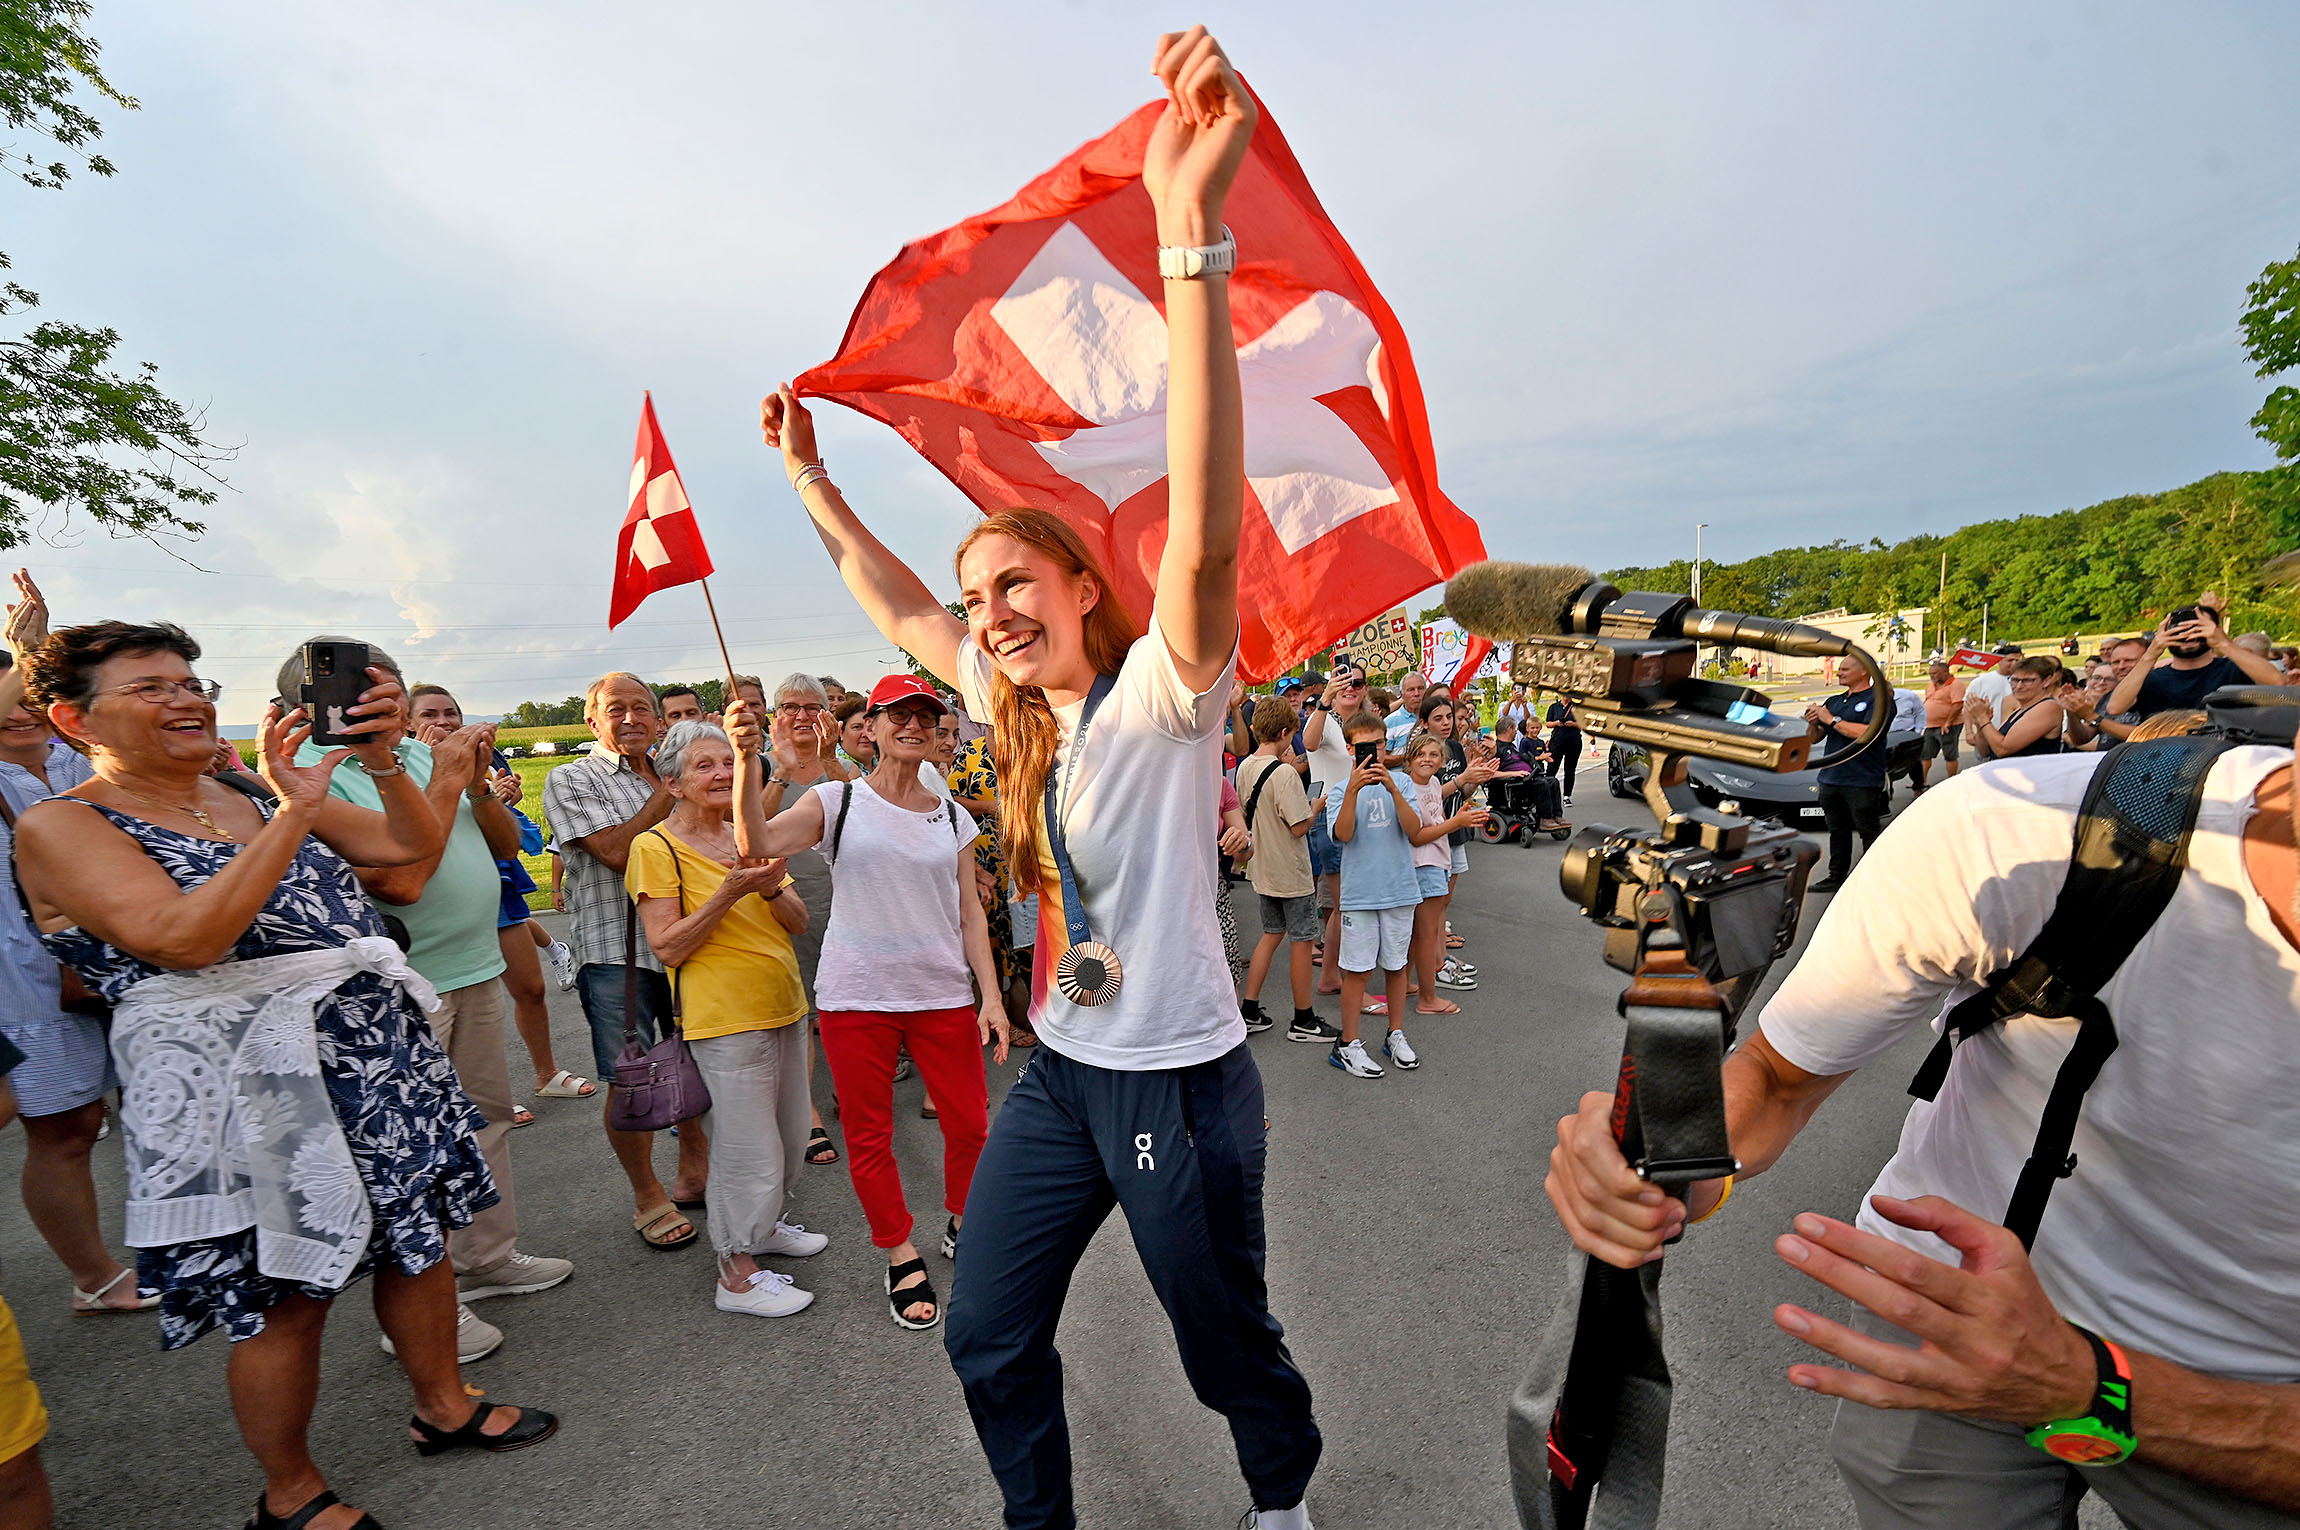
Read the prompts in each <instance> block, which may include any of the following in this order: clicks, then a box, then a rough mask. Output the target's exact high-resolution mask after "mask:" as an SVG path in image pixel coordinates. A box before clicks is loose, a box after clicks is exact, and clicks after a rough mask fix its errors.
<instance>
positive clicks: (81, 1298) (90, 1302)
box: [72, 1266, 160, 1317]
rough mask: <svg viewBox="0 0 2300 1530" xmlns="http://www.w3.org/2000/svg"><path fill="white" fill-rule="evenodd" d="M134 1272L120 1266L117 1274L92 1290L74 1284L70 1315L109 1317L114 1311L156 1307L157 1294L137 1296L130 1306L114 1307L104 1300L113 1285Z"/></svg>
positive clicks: (146, 1310)
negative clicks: (85, 1289) (82, 1288)
mask: <svg viewBox="0 0 2300 1530" xmlns="http://www.w3.org/2000/svg"><path fill="white" fill-rule="evenodd" d="M135 1273H136V1272H135V1271H134V1270H133V1269H131V1268H129V1267H127V1266H122V1267H121V1269H120V1273H119V1274H117V1275H115V1276H113V1277H112V1278H111V1279H110V1280H107V1281H105V1282H104V1283H103V1284H102V1285H100V1286H98V1287H97V1288H96V1289H95V1290H93V1291H83V1290H81V1289H80V1288H79V1287H78V1286H74V1287H73V1288H72V1316H74V1317H111V1316H112V1315H114V1314H115V1313H121V1312H149V1311H151V1310H152V1309H153V1308H154V1307H157V1306H158V1305H159V1304H160V1299H159V1297H157V1296H145V1297H139V1298H137V1300H136V1303H135V1305H134V1306H132V1307H115V1306H113V1305H112V1304H111V1303H110V1302H107V1301H105V1300H104V1298H105V1297H107V1296H109V1295H111V1294H112V1288H113V1287H114V1286H116V1285H118V1284H119V1283H120V1282H121V1281H123V1280H126V1279H127V1278H128V1277H129V1276H131V1275H133V1274H135ZM130 1289H133V1288H132V1287H131V1288H130Z"/></svg>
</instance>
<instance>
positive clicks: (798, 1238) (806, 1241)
mask: <svg viewBox="0 0 2300 1530" xmlns="http://www.w3.org/2000/svg"><path fill="white" fill-rule="evenodd" d="M830 1246H831V1240H830V1239H828V1238H826V1237H824V1236H823V1235H822V1234H821V1233H811V1232H808V1231H807V1230H806V1229H805V1228H804V1227H801V1226H800V1225H799V1224H798V1223H796V1222H782V1221H778V1222H776V1223H775V1230H774V1233H773V1234H772V1235H771V1236H770V1237H769V1238H768V1239H767V1241H766V1242H764V1243H762V1244H760V1245H759V1246H758V1247H757V1248H755V1249H753V1250H751V1252H752V1253H754V1254H790V1255H794V1256H796V1257H797V1258H800V1259H804V1258H806V1257H807V1255H809V1254H819V1253H821V1252H822V1251H823V1250H824V1249H826V1248H829V1247H830Z"/></svg>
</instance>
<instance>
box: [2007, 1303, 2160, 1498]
mask: <svg viewBox="0 0 2300 1530" xmlns="http://www.w3.org/2000/svg"><path fill="white" fill-rule="evenodd" d="M2068 1326H2069V1327H2071V1328H2074V1329H2076V1331H2077V1332H2078V1333H2080V1334H2082V1335H2084V1341H2085V1343H2087V1344H2089V1345H2091V1346H2092V1361H2093V1367H2094V1371H2095V1375H2096V1380H2095V1382H2094V1386H2093V1394H2092V1407H2091V1409H2090V1410H2089V1411H2088V1412H2086V1413H2084V1414H2082V1415H2080V1416H2079V1417H2076V1418H2065V1419H2055V1420H2054V1421H2053V1422H2051V1423H2048V1424H2039V1425H2037V1426H2036V1427H2035V1428H2034V1429H2031V1430H2030V1431H2029V1432H2028V1435H2027V1439H2028V1442H2029V1443H2030V1444H2031V1445H2034V1446H2035V1447H2036V1448H2037V1449H2039V1450H2041V1451H2043V1452H2044V1453H2045V1454H2047V1455H2049V1456H2054V1457H2057V1458H2058V1459H2060V1460H2063V1461H2066V1462H2068V1463H2069V1464H2070V1465H2071V1466H2114V1465H2116V1464H2117V1463H2118V1462H2120V1461H2122V1460H2124V1459H2125V1458H2126V1457H2128V1456H2130V1455H2131V1454H2132V1453H2133V1452H2134V1451H2135V1450H2137V1449H2139V1448H2140V1437H2139V1436H2138V1435H2136V1434H2134V1433H2133V1429H2132V1362H2131V1361H2129V1360H2127V1359H2126V1358H2125V1357H2124V1351H2123V1350H2121V1349H2119V1348H2118V1347H2117V1346H2116V1345H2114V1344H2112V1343H2110V1342H2109V1341H2108V1340H2106V1339H2104V1338H2102V1337H2101V1336H2100V1335H2099V1334H2097V1333H2094V1332H2093V1331H2092V1330H2091V1329H2089V1328H2085V1327H2082V1326H2080V1325H2079V1324H2076V1323H2071V1324H2069V1325H2068Z"/></svg>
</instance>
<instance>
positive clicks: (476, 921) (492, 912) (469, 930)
mask: <svg viewBox="0 0 2300 1530" xmlns="http://www.w3.org/2000/svg"><path fill="white" fill-rule="evenodd" d="M327 752H328V751H327V750H325V749H322V748H321V747H320V746H319V745H317V744H313V743H306V744H305V745H304V746H303V748H302V749H300V750H298V751H297V752H296V763H297V764H298V765H309V764H311V763H312V762H314V761H316V760H318V759H320V758H322V757H323V756H325V755H326V754H327ZM399 757H400V759H401V760H402V761H404V762H405V763H406V765H407V773H408V775H409V777H411V778H412V779H413V780H414V782H415V784H416V786H417V787H419V788H420V787H425V786H428V785H430V784H431V746H430V745H429V744H425V743H420V742H418V741H417V740H415V739H412V738H411V739H407V740H404V741H403V742H402V743H401V744H400V746H399ZM327 789H328V794H329V795H330V796H334V797H341V798H342V799H343V800H344V801H346V802H349V803H352V804H354V805H356V806H358V807H363V808H373V809H375V810H377V811H378V812H380V811H382V808H383V793H382V790H381V789H380V788H379V787H377V785H376V784H375V782H374V781H372V780H370V779H369V778H368V775H367V772H366V771H364V770H361V769H360V768H359V766H358V765H357V764H356V763H354V762H353V761H350V760H346V761H344V762H343V763H342V764H341V765H338V766H337V767H336V768H335V775H334V776H333V777H332V778H331V779H330V780H329V781H328V784H327ZM368 901H370V902H371V903H373V904H375V906H376V907H377V908H379V909H381V910H383V912H385V913H387V914H390V915H393V916H394V917H396V918H398V919H400V920H402V921H404V922H405V923H406V925H407V933H408V934H409V936H410V937H412V938H413V941H414V944H413V945H412V946H411V947H410V948H409V949H408V953H407V964H408V965H409V966H411V967H413V968H414V969H415V970H416V971H418V972H420V973H422V974H423V976H424V979H425V980H426V981H427V982H429V983H430V984H431V986H432V987H434V988H436V989H438V990H439V991H440V992H441V993H446V992H448V991H450V990H452V989H456V988H469V987H470V986H471V985H472V984H474V983H484V982H486V981H487V980H488V979H490V978H496V977H501V976H502V975H503V945H502V942H501V941H500V940H498V939H497V938H496V934H495V916H496V913H497V911H498V910H499V909H500V908H501V907H502V903H503V879H502V874H501V873H499V872H498V871H497V870H496V869H495V857H494V856H492V855H490V854H489V853H488V850H487V836H486V835H485V834H484V833H482V832H480V828H479V820H478V819H476V818H474V817H472V816H471V799H470V798H469V797H468V796H458V797H457V798H456V799H455V827H454V829H453V830H451V831H450V832H449V833H448V836H447V853H446V854H445V855H443V856H441V857H440V859H439V869H438V870H437V871H435V872H433V873H432V874H431V880H430V881H428V882H426V883H424V884H423V896H422V897H420V898H418V899H416V900H415V901H414V902H413V903H408V904H399V903H385V902H384V901H383V900H381V899H380V898H371V899H369V900H368Z"/></svg>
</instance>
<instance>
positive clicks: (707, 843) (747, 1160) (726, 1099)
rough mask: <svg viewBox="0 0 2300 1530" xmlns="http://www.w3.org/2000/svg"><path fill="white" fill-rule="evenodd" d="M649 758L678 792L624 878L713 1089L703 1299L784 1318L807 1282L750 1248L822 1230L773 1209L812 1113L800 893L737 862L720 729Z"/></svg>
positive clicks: (728, 759) (775, 864) (779, 869)
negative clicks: (712, 1271)
mask: <svg viewBox="0 0 2300 1530" xmlns="http://www.w3.org/2000/svg"><path fill="white" fill-rule="evenodd" d="M655 769H656V771H657V773H658V774H659V775H661V777H662V778H663V783H664V786H665V787H666V788H667V789H668V790H669V792H670V793H671V796H672V797H673V799H675V802H676V805H675V806H674V807H673V808H672V809H671V816H670V817H669V818H668V819H666V820H664V822H663V823H662V824H661V825H660V826H659V827H657V828H653V829H650V830H648V831H647V832H646V833H644V834H641V835H640V836H639V837H638V838H637V839H635V840H633V841H632V842H631V855H630V861H629V864H628V867H627V869H626V870H625V872H624V877H623V881H624V885H625V886H626V887H628V888H629V889H630V892H631V896H632V897H634V898H636V899H638V900H639V922H640V924H642V925H643V926H645V928H646V931H647V943H648V944H649V945H650V946H652V947H654V949H655V954H656V955H657V956H658V957H660V958H662V962H663V965H664V967H665V968H666V969H668V970H669V972H670V974H671V985H672V986H671V994H672V1004H673V1007H674V1009H675V1010H676V1011H677V1012H678V1014H679V1018H680V1025H681V1026H682V1027H683V1029H684V1030H685V1032H686V1037H687V1045H688V1048H689V1049H690V1050H691V1051H692V1052H693V1053H694V1054H695V1066H696V1067H697V1068H698V1069H699V1070H700V1071H701V1072H702V1075H703V1082H704V1083H705V1084H706V1085H707V1086H709V1088H710V1091H711V1109H710V1111H709V1113H708V1114H706V1115H705V1116H704V1117H703V1132H704V1134H705V1135H706V1136H707V1137H708V1138H709V1139H710V1143H711V1188H710V1201H709V1205H710V1213H709V1222H710V1232H711V1246H712V1248H714V1249H715V1250H717V1251H718V1256H719V1280H718V1286H717V1289H716V1290H715V1291H714V1292H713V1293H712V1299H713V1301H714V1302H715V1304H716V1305H717V1306H718V1309H719V1310H720V1311H721V1312H741V1313H749V1314H751V1315H753V1316H756V1317H787V1316H789V1315H790V1314H791V1313H794V1312H797V1311H798V1310H799V1309H800V1308H802V1307H804V1306H806V1305H807V1304H808V1303H809V1302H811V1301H813V1300H814V1294H813V1293H812V1292H810V1291H802V1290H800V1289H799V1288H798V1287H797V1286H795V1285H793V1284H792V1283H791V1278H790V1277H789V1276H788V1275H785V1274H783V1273H781V1272H780V1271H776V1270H767V1269H762V1268H761V1267H760V1265H759V1263H758V1260H759V1256H761V1255H763V1254H789V1255H806V1254H816V1253H820V1252H822V1250H823V1248H824V1247H825V1246H826V1245H827V1244H828V1243H829V1241H830V1240H829V1239H827V1238H825V1237H824V1236H823V1235H822V1234H821V1233H811V1232H808V1231H807V1230H806V1229H805V1228H803V1227H801V1226H799V1225H798V1224H796V1223H794V1222H786V1221H784V1220H783V1219H782V1211H783V1199H784V1195H785V1192H787V1191H788V1189H789V1188H790V1184H791V1181H792V1180H793V1179H794V1178H795V1177H796V1176H797V1174H798V1170H799V1167H800V1165H801V1164H802V1163H803V1162H804V1161H805V1156H806V1145H807V1128H808V1126H809V1125H810V1124H811V1117H810V1114H809V1111H810V1102H809V1098H808V1091H807V1041H806V1027H804V1026H802V1025H800V1024H799V1021H800V1020H801V1019H802V1018H804V1016H805V1015H806V1010H807V999H806V990H805V988H804V987H802V986H801V984H800V982H799V959H798V953H797V951H796V950H794V949H793V948H792V945H791V936H792V935H793V934H795V933H797V932H799V931H802V930H804V929H805V928H806V927H807V910H806V905H805V904H804V903H802V902H800V901H799V895H798V893H797V892H795V891H794V890H793V889H792V883H791V878H790V876H789V875H788V874H787V873H786V872H785V870H784V868H783V863H782V862H781V861H779V860H775V861H768V862H766V863H765V864H763V865H756V866H737V865H736V864H735V861H736V856H735V835H734V828H733V824H732V819H731V814H732V811H733V808H734V801H735V752H734V749H733V748H732V746H730V745H729V744H728V742H727V735H726V734H725V733H723V732H721V731H720V730H719V729H718V728H716V727H713V726H712V725H711V724H709V723H700V722H682V723H680V724H678V725H677V726H675V727H673V728H672V729H671V731H670V732H669V733H667V734H665V735H664V736H663V741H662V742H661V743H660V744H658V745H656V746H655Z"/></svg>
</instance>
